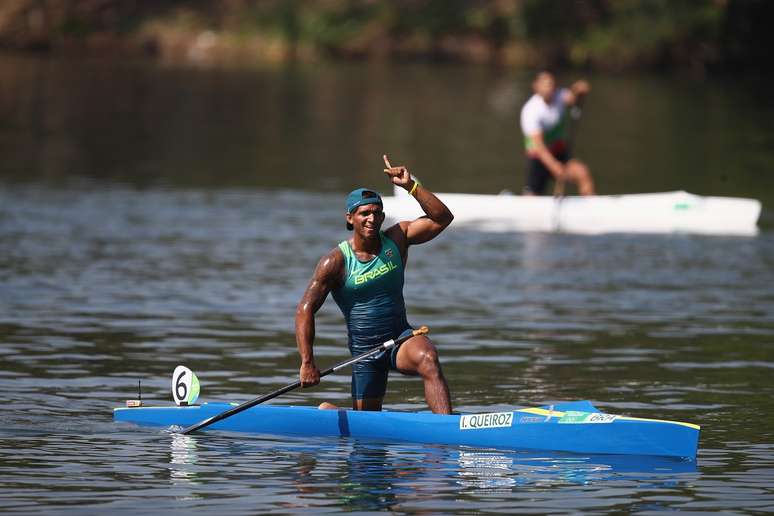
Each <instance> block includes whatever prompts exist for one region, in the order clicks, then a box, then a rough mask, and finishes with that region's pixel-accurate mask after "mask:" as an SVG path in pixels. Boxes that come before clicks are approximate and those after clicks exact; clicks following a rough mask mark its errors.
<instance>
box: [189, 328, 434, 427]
mask: <svg viewBox="0 0 774 516" xmlns="http://www.w3.org/2000/svg"><path fill="white" fill-rule="evenodd" d="M429 331H430V330H429V329H428V328H427V326H422V327H421V328H419V329H418V330H413V331H412V332H411V333H409V334H406V335H403V336H402V337H399V338H397V339H390V340H388V341H387V342H385V343H383V344H379V345H378V346H376V347H375V348H373V349H372V350H370V351H366V352H365V353H363V354H362V355H358V356H356V357H352V358H350V359H349V360H345V361H344V362H341V363H339V364H336V365H335V366H333V367H329V368H328V369H326V370H325V371H322V372H320V378H322V377H323V376H327V375H329V374H331V373H334V372H336V371H338V370H339V369H342V368H344V367H347V366H350V365H352V364H354V363H356V362H360V361H361V360H363V359H365V358H368V357H371V356H374V355H376V354H377V353H379V352H380V351H384V350H386V349H391V348H394V347H395V346H398V345H400V344H403V343H404V342H405V341H407V340H408V339H410V338H411V337H415V336H417V335H424V334H426V333H427V332H429ZM299 387H301V382H300V381H297V382H293V383H291V384H290V385H286V386H285V387H282V388H281V389H277V390H276V391H274V392H270V393H269V394H265V395H263V396H261V397H260V398H255V399H254V400H250V401H246V402H244V403H242V404H240V405H237V406H236V407H234V408H232V409H228V410H226V411H224V412H221V413H220V414H217V415H215V416H212V417H211V418H207V419H205V420H204V421H200V422H199V423H196V424H195V425H191V426H189V427H188V428H185V429H184V430H183V432H182V433H184V434H190V433H191V432H195V431H197V430H199V429H201V428H204V427H206V426H210V425H211V424H213V423H217V422H218V421H220V420H222V419H226V418H227V417H230V416H233V415H234V414H239V413H240V412H242V411H243V410H247V409H249V408H250V407H254V406H255V405H258V404H260V403H263V402H264V401H269V400H270V399H272V398H276V397H277V396H279V395H280V394H285V393H286V392H288V391H292V390H293V389H297V388H299Z"/></svg>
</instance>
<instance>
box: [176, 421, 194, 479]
mask: <svg viewBox="0 0 774 516" xmlns="http://www.w3.org/2000/svg"><path fill="white" fill-rule="evenodd" d="M169 437H170V441H169V448H170V457H169V474H170V477H171V479H172V483H173V484H180V483H183V484H196V483H198V481H197V479H196V472H195V471H193V470H192V468H190V467H189V466H195V465H196V462H197V458H198V457H197V455H196V439H194V438H193V437H191V436H189V435H185V434H181V433H178V432H175V431H172V432H170V433H169Z"/></svg>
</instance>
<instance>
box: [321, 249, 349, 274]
mask: <svg viewBox="0 0 774 516" xmlns="http://www.w3.org/2000/svg"><path fill="white" fill-rule="evenodd" d="M343 268H344V255H343V254H342V252H341V250H340V249H339V247H338V246H336V247H334V248H333V249H331V250H330V251H328V253H326V254H324V255H323V256H322V258H320V261H319V262H317V267H316V268H315V271H314V275H315V278H317V279H332V280H338V279H339V278H340V277H341V272H342V270H343Z"/></svg>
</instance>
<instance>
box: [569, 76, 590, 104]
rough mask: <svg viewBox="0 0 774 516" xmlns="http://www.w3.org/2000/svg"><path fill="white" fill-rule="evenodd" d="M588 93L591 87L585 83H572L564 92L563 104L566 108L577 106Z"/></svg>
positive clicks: (581, 81) (582, 81)
mask: <svg viewBox="0 0 774 516" xmlns="http://www.w3.org/2000/svg"><path fill="white" fill-rule="evenodd" d="M589 91H591V86H590V85H589V83H588V82H587V81H585V80H583V79H581V80H580V81H575V82H574V83H572V85H571V86H570V87H569V88H568V89H567V90H566V91H565V94H564V97H563V98H562V100H564V103H565V104H567V105H568V106H577V105H579V104H580V103H581V102H582V101H583V98H584V97H585V96H586V95H587V94H588V92H589Z"/></svg>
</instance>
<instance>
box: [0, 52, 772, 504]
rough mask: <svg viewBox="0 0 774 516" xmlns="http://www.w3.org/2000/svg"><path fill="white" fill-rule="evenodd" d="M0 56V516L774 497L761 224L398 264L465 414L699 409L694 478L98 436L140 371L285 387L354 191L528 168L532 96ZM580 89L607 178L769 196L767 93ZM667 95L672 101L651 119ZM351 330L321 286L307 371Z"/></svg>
mask: <svg viewBox="0 0 774 516" xmlns="http://www.w3.org/2000/svg"><path fill="white" fill-rule="evenodd" d="M0 70H2V71H1V72H0V77H2V78H0V91H2V92H3V96H2V99H3V100H2V101H0V110H1V111H0V112H1V113H2V115H3V116H2V122H0V124H2V125H0V150H2V153H3V160H2V164H0V174H1V176H0V177H2V178H3V182H2V183H1V184H0V393H2V399H3V402H4V404H5V407H4V408H5V410H3V411H2V415H0V418H2V424H1V425H0V511H7V512H13V513H25V512H35V513H41V512H42V513H46V514H58V513H72V514H84V513H85V514H104V513H108V512H116V513H154V512H161V511H164V512H174V513H184V512H186V513H187V512H191V511H201V510H213V511H217V512H218V513H219V514H246V513H265V512H276V513H294V512H301V511H304V510H309V509H313V510H315V511H319V512H341V511H353V512H368V511H374V510H391V511H394V512H410V513H414V512H430V513H446V512H518V513H527V512H537V513H548V512H550V513H578V512H582V511H583V512H588V511H596V512H610V511H621V512H643V513H646V512H656V511H659V512H661V511H674V510H678V511H685V512H704V511H722V512H725V513H740V514H742V513H745V514H751V513H763V512H772V511H774V431H773V430H772V427H773V426H774V416H772V414H774V402H772V397H773V396H774V382H773V381H772V378H773V376H772V372H774V289H773V288H772V286H771V284H772V278H774V274H772V272H774V234H772V232H771V231H769V230H766V229H765V228H764V231H762V232H761V234H760V235H758V236H756V237H754V238H722V237H699V236H686V235H661V236H658V235H652V236H647V235H637V236H633V235H605V236H573V235H562V234H486V233H477V232H474V231H468V230H466V231H462V230H457V229H455V228H454V227H453V226H452V228H450V229H449V230H448V231H447V232H446V233H445V234H443V235H442V236H441V237H439V238H438V239H437V240H436V241H434V242H431V243H429V244H427V245H424V246H421V247H416V248H413V249H412V251H411V255H410V256H411V257H410V262H409V270H408V273H407V286H406V292H405V293H406V301H407V305H408V309H409V319H410V320H411V321H412V322H413V323H414V324H427V325H428V326H430V328H431V331H432V338H433V339H434V341H435V342H436V344H437V345H438V346H439V349H440V351H441V356H442V363H443V367H444V370H445V373H446V376H447V378H448V379H449V382H450V384H451V389H452V395H453V401H454V404H455V408H457V409H459V410H466V411H467V410H470V411H477V410H489V409H491V408H502V407H507V406H512V405H517V404H540V403H544V402H550V401H554V400H570V399H590V400H592V401H593V402H594V403H595V404H597V405H598V406H599V407H600V408H601V409H603V410H606V411H609V412H614V413H625V414H629V415H635V416H641V417H654V418H664V419H674V420H681V421H690V422H693V423H696V424H699V425H701V426H702V436H701V442H700V451H699V456H698V460H697V462H696V463H690V462H688V463H686V462H675V461H663V460H657V459H648V458H637V459H635V460H627V459H624V458H621V457H604V456H596V457H587V456H575V455H556V454H535V453H520V452H503V451H496V450H477V449H465V448H455V447H444V446H421V447H420V446H415V445H408V444H397V443H380V442H364V441H356V440H349V439H320V440H307V441H304V440H298V439H289V438H265V437H257V436H234V435H223V434H221V435H218V434H202V435H197V436H190V437H189V436H181V435H176V434H170V433H167V432H164V431H159V430H155V429H147V428H145V429H142V428H134V427H131V426H125V425H118V424H115V423H113V422H112V415H111V409H112V408H113V407H115V406H119V405H120V404H122V403H123V401H124V400H125V399H127V398H134V397H135V396H136V386H137V380H138V379H142V382H143V393H144V396H143V397H144V399H146V400H147V401H148V402H157V403H168V402H169V399H170V395H169V380H170V375H171V372H172V370H173V369H174V367H175V366H176V365H177V364H179V363H184V364H186V365H188V366H189V367H191V368H192V369H194V370H195V371H197V373H198V374H199V377H200V379H201V381H202V399H203V400H234V401H241V400H246V399H249V398H251V397H253V396H255V395H258V394H262V393H265V392H268V391H270V390H272V389H274V388H277V387H280V386H282V385H284V384H286V383H289V382H291V381H293V380H295V378H296V375H297V367H298V357H297V353H296V350H295V343H294V337H293V312H294V308H295V304H296V302H297V300H298V298H299V297H300V295H301V293H302V291H303V289H304V287H305V284H306V281H307V280H308V278H309V276H310V274H311V270H312V268H313V266H314V264H315V262H316V260H317V259H318V258H319V256H320V255H321V254H323V253H324V252H326V251H327V250H328V249H330V248H331V247H333V245H335V243H336V242H338V241H339V240H340V239H342V238H345V237H346V232H345V231H344V228H343V222H342V220H341V218H342V216H341V203H342V191H344V190H347V189H349V187H350V185H351V184H352V183H353V182H357V183H360V182H362V183H368V184H376V185H378V184H379V181H382V179H381V178H380V177H379V173H380V165H379V156H380V154H381V153H382V151H383V150H390V152H394V154H395V155H396V160H398V159H400V158H402V157H404V159H401V161H406V162H408V163H410V164H412V166H413V164H414V163H416V164H417V169H418V170H419V169H421V170H422V175H423V177H426V178H429V179H425V182H426V183H430V184H434V183H435V184H438V185H440V187H439V189H441V190H448V191H495V190H496V189H497V188H499V187H501V186H502V184H503V183H506V182H507V181H513V182H515V181H516V177H517V176H518V171H519V170H520V169H519V167H521V164H520V161H519V160H518V156H517V151H516V148H517V147H516V145H517V143H518V132H514V131H515V129H514V124H515V122H514V111H513V110H514V109H517V107H513V105H512V104H513V102H514V101H513V100H512V99H511V97H512V96H513V95H516V93H514V92H513V91H511V90H510V89H509V88H512V87H513V88H516V90H518V88H522V89H523V88H524V84H523V83H519V82H518V80H516V79H514V78H509V77H502V76H498V75H497V74H496V73H494V72H492V71H489V70H481V69H466V68H462V69H458V68H425V67H407V68H405V69H404V68H398V69H386V70H385V69H377V68H362V67H354V66H343V67H332V68H326V69H318V68H308V67H299V68H296V69H291V70H263V71H260V70H257V71H252V72H236V71H228V70H220V71H211V70H210V71H197V70H169V69H158V68H152V67H147V66H142V65H139V64H131V63H129V64H115V63H111V64H106V63H63V62H61V61H50V62H45V61H30V60H19V59H17V58H13V59H10V58H8V59H6V60H5V61H2V65H0ZM353 78H358V79H359V81H354V80H353ZM510 79H513V81H515V82H513V83H512V82H509V80H510ZM448 84H454V85H455V86H459V88H452V87H449V86H448ZM514 84H515V86H514ZM595 84H596V85H597V87H596V89H595V93H598V94H599V95H600V97H602V98H599V100H595V101H594V103H593V104H592V103H591V102H590V103H589V107H588V109H587V112H588V113H587V115H584V119H583V121H582V124H583V125H582V128H583V129H584V130H586V132H582V133H580V135H579V139H578V149H579V152H580V151H581V149H582V150H583V152H584V153H587V154H588V155H589V158H588V159H589V160H590V161H591V160H592V158H593V159H594V160H595V161H597V162H599V166H598V167H596V169H597V170H598V171H599V173H598V176H599V177H600V178H601V179H600V180H604V183H602V184H604V188H603V187H601V188H600V189H601V190H604V191H610V192H618V191H653V190H666V189H674V188H684V189H687V190H690V191H694V192H696V193H702V194H710V193H712V194H724V195H744V196H750V197H756V198H759V199H761V200H763V202H764V206H765V207H769V208H770V207H771V206H772V204H771V203H772V198H773V197H774V193H773V192H772V187H771V184H772V183H771V181H772V179H771V174H768V175H767V173H766V169H765V165H766V164H767V163H771V160H772V157H773V156H772V153H774V151H772V150H771V149H772V146H771V145H769V143H770V141H771V139H772V135H773V134H774V131H772V130H771V128H770V127H769V124H768V122H767V120H764V118H767V117H765V116H763V114H766V113H767V111H766V110H768V114H771V113H770V111H771V106H770V105H768V104H765V103H762V104H761V103H760V102H759V103H758V104H756V103H755V102H754V95H755V89H754V88H752V89H746V88H747V87H746V86H737V87H732V86H730V85H726V84H722V83H712V84H686V83H684V82H682V81H681V80H679V79H665V78H660V79H653V78H651V79H648V78H640V79H621V78H606V79H604V78H598V79H597V80H596V81H595ZM623 84H626V85H628V86H627V87H626V88H623V87H621V86H622V85H623ZM518 91H522V90H518ZM366 94H367V95H366ZM603 94H604V95H608V96H609V97H603ZM592 98H593V97H592ZM590 100H591V99H590ZM761 102H762V101H761ZM643 104H644V105H643ZM698 105H700V106H702V109H698V108H697V106H698ZM752 105H757V106H758V108H759V109H758V110H753V109H752V107H751V106H752ZM482 106H484V107H482ZM485 106H490V107H488V108H487V107H485ZM608 106H612V107H614V108H615V109H623V110H625V109H626V108H627V106H628V108H629V109H631V110H632V111H630V113H638V114H639V115H637V116H634V115H633V119H634V120H637V124H636V125H634V126H633V127H632V128H631V129H630V131H631V132H628V133H627V132H626V131H623V132H622V131H621V130H620V126H618V129H619V130H618V132H617V133H615V136H616V137H615V138H595V136H596V135H599V134H600V133H598V132H597V131H596V130H592V129H595V128H596V127H598V126H600V125H603V126H609V124H613V123H619V124H623V123H624V122H623V121H622V120H618V121H616V120H617V118H616V116H614V113H611V110H610V109H608ZM691 106H693V107H691ZM487 109H488V110H489V111H486V110H487ZM660 109H661V110H667V111H669V112H670V113H672V112H674V111H677V112H678V113H677V114H675V117H677V118H675V119H674V120H672V123H671V124H665V125H664V127H662V125H663V124H661V123H655V122H654V121H653V120H655V119H659V117H658V115H659V113H660V111H659V110H660ZM509 110H510V111H509ZM758 111H762V112H763V114H758ZM476 112H479V113H480V112H483V113H484V114H485V115H487V116H486V117H483V118H484V119H481V118H482V117H476V116H473V115H474V114H475V113H476ZM595 113H596V114H595ZM740 113H741V116H738V115H739V114H740ZM753 115H755V116H753ZM756 116H760V118H756ZM650 117H652V119H651V118H650ZM621 118H623V117H621ZM768 119H770V118H768ZM670 120H671V119H670ZM640 121H641V122H642V123H641V124H640ZM489 122H491V124H490V123H489ZM649 124H650V125H649ZM491 126H495V127H494V128H492V127H491ZM506 128H507V131H511V132H508V133H507V134H506ZM729 128H733V130H729ZM679 129H682V130H679ZM678 133H679V134H680V135H682V137H681V138H677V137H676V135H677V134H678ZM745 135H747V136H749V138H747V139H745ZM476 138H478V140H476ZM742 141H745V142H747V145H740V142H742ZM498 142H499V143H498ZM505 142H508V143H507V145H508V146H509V147H508V148H509V149H510V151H509V152H512V154H511V155H509V156H507V157H505V156H504V155H503V154H504V151H503V149H505V148H506V144H505ZM643 142H644V143H643ZM646 143H647V144H648V145H649V146H650V148H651V149H652V151H651V152H646V150H645V148H644V145H645V144H646ZM672 146H674V148H673V147H672ZM393 149H394V151H393ZM732 150H733V151H734V153H733V154H732V155H726V152H731V151H732ZM514 156H516V157H514ZM605 157H609V158H610V160H609V161H606V160H605V159H603V158H605ZM667 165H668V166H667ZM373 169H375V170H373ZM724 173H725V174H726V176H727V177H726V180H723V179H722V178H721V175H722V174H724ZM635 178H636V180H635ZM343 340H344V334H343V325H342V322H341V316H340V314H339V313H338V312H337V309H336V307H335V306H334V305H333V304H332V302H330V301H329V302H328V303H326V305H325V306H324V307H323V309H322V311H321V313H320V314H319V316H318V342H317V346H316V355H317V357H318V361H319V362H320V363H321V364H330V363H334V362H337V361H339V360H341V359H343V358H345V356H346V354H345V348H344V344H343ZM348 392H349V378H348V377H347V376H346V375H336V376H333V377H329V378H326V379H325V380H324V382H323V383H322V384H321V385H320V386H319V387H317V388H315V389H310V390H304V391H299V392H292V393H288V394H287V395H285V396H283V397H281V398H279V399H277V400H275V402H276V403H294V404H310V405H311V404H317V403H319V402H320V401H322V400H329V401H334V402H338V403H341V404H346V403H347V397H348ZM385 401H386V405H387V406H388V407H390V408H392V409H406V410H423V409H424V408H425V405H424V400H423V396H422V389H421V385H420V382H418V381H417V380H415V379H410V378H401V377H399V376H397V377H393V378H391V380H390V390H389V393H388V396H387V399H386V400H385Z"/></svg>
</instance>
